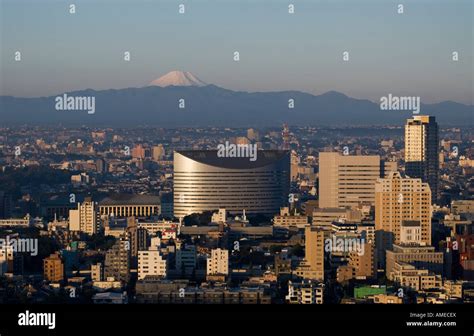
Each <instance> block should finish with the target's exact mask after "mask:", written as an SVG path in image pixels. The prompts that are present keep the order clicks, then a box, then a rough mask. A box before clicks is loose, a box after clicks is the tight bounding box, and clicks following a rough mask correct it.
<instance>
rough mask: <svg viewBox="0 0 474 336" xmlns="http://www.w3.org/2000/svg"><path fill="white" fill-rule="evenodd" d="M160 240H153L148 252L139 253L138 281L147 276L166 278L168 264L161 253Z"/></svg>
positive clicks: (156, 238)
mask: <svg viewBox="0 0 474 336" xmlns="http://www.w3.org/2000/svg"><path fill="white" fill-rule="evenodd" d="M159 241H160V239H159V238H158V237H155V238H152V239H151V246H150V247H149V248H148V250H147V251H138V280H142V279H145V277H147V276H157V277H163V278H165V277H166V274H167V262H166V259H165V258H163V255H162V254H161V252H160V243H159Z"/></svg>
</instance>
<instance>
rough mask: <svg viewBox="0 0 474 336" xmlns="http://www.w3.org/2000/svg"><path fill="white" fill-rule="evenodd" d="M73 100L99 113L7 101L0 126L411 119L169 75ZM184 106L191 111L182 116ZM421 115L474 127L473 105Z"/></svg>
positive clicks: (326, 99) (338, 96)
mask: <svg viewBox="0 0 474 336" xmlns="http://www.w3.org/2000/svg"><path fill="white" fill-rule="evenodd" d="M66 95H67V96H69V97H95V112H94V113H93V114H88V113H87V111H84V110H74V111H72V110H57V109H56V108H55V106H56V97H57V96H51V97H41V98H18V97H11V96H0V126H1V125H11V124H42V125H44V124H62V125H65V126H67V125H97V126H138V125H153V126H159V127H180V126H191V127H192V126H221V127H237V126H241V127H261V126H280V125H281V124H282V123H284V122H286V123H288V124H290V125H328V126H331V125H340V126H343V125H344V126H351V125H387V124H399V125H400V124H403V123H404V122H405V119H406V118H407V117H409V116H411V115H412V113H411V112H410V111H393V110H381V109H380V106H379V104H378V103H374V102H371V101H369V100H361V99H355V98H351V97H348V96H346V95H344V94H342V93H339V92H336V91H330V92H326V93H324V94H321V95H312V94H309V93H304V92H300V91H280V92H242V91H232V90H227V89H224V88H221V87H218V86H215V85H212V84H211V85H207V84H206V83H204V82H203V81H201V80H200V79H198V78H197V77H196V76H194V75H193V74H191V73H189V72H180V71H174V72H171V73H168V74H166V75H165V76H163V77H161V78H158V79H157V80H155V81H153V82H151V83H150V85H149V86H146V87H142V88H126V89H118V90H115V89H114V90H100V91H96V90H92V89H87V90H82V91H74V92H67V93H66ZM59 96H63V93H60V94H59ZM181 99H184V101H183V100H181ZM289 99H293V100H294V108H293V109H290V108H288V100H289ZM180 100H181V101H180ZM183 103H184V108H180V104H181V106H182V105H183ZM420 114H429V115H434V116H436V118H437V120H438V122H439V123H440V124H442V125H473V124H474V108H473V105H464V104H460V103H456V102H452V101H445V102H441V103H437V104H421V109H420Z"/></svg>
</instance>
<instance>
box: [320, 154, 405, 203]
mask: <svg viewBox="0 0 474 336" xmlns="http://www.w3.org/2000/svg"><path fill="white" fill-rule="evenodd" d="M386 170H387V171H392V170H396V163H395V162H387V163H384V162H383V161H381V160H380V156H378V155H341V154H340V153H337V152H322V153H319V207H320V208H342V207H351V208H357V207H358V206H359V205H360V204H372V205H373V204H374V202H375V188H374V186H375V181H376V180H377V179H378V178H380V177H383V176H385V171H386Z"/></svg>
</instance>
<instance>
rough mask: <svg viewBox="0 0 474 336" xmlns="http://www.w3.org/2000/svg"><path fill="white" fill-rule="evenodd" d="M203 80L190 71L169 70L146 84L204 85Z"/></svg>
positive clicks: (164, 85)
mask: <svg viewBox="0 0 474 336" xmlns="http://www.w3.org/2000/svg"><path fill="white" fill-rule="evenodd" d="M206 85H207V83H205V82H203V81H202V80H200V79H199V78H197V77H196V76H194V75H193V74H192V73H190V72H187V71H176V70H175V71H171V72H168V73H167V74H166V75H164V76H161V77H160V78H157V79H155V80H154V81H152V82H151V83H150V84H149V85H148V86H160V87H167V86H206Z"/></svg>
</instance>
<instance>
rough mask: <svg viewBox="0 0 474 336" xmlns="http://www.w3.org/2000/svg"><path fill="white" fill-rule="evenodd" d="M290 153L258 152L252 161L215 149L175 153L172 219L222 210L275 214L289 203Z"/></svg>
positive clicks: (277, 151) (275, 151) (279, 151)
mask: <svg viewBox="0 0 474 336" xmlns="http://www.w3.org/2000/svg"><path fill="white" fill-rule="evenodd" d="M289 188H290V153H289V151H283V150H259V151H258V152H257V158H256V160H255V161H251V160H249V158H245V157H240V158H236V157H219V156H218V151H217V150H189V151H175V152H174V216H176V217H184V216H186V215H189V214H192V213H200V212H203V211H210V210H217V209H219V208H225V209H226V210H227V211H228V212H229V213H233V214H237V213H242V210H244V209H245V211H246V213H248V214H264V215H270V216H272V215H274V214H275V213H278V212H279V210H280V207H281V206H284V205H285V204H286V203H287V202H288V193H289Z"/></svg>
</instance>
